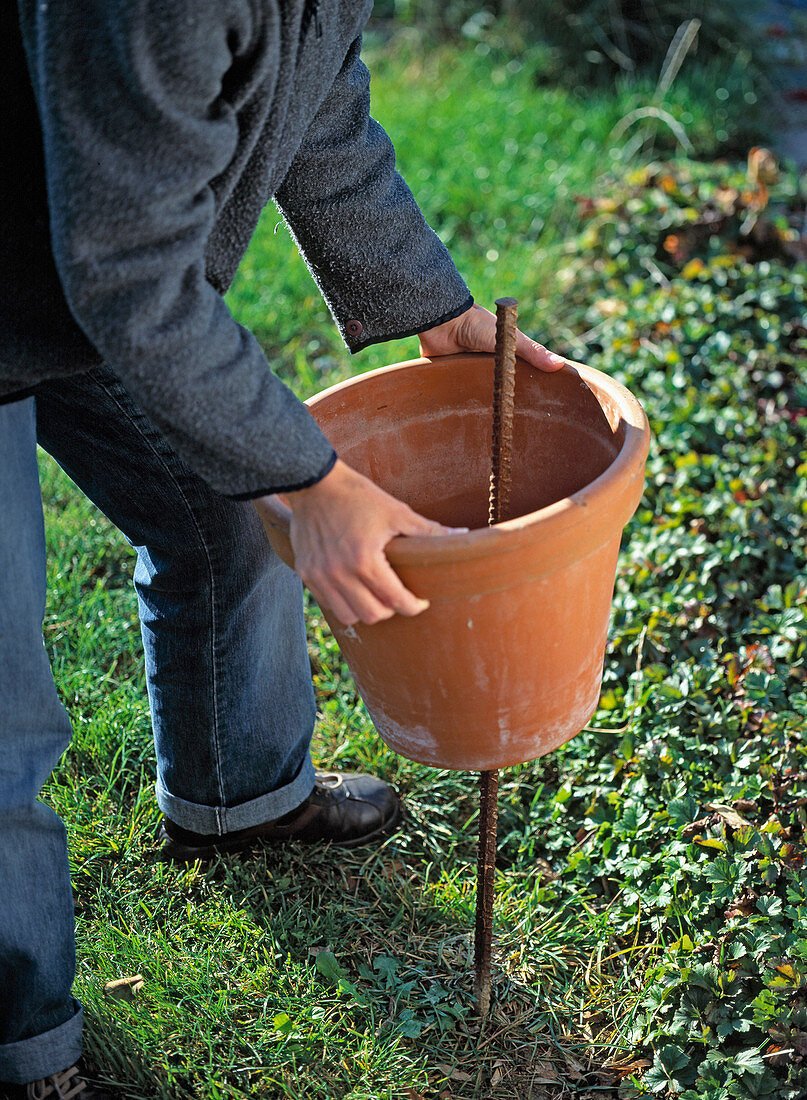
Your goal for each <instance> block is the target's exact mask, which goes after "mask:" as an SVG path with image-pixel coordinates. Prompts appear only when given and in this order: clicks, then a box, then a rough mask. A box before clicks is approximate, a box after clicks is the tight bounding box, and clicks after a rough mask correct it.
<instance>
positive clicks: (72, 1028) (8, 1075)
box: [0, 1000, 82, 1085]
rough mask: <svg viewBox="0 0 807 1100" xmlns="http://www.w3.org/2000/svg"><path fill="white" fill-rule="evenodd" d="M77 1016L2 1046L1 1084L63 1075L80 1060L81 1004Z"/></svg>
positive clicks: (20, 1082)
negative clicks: (2, 1082) (37, 1033)
mask: <svg viewBox="0 0 807 1100" xmlns="http://www.w3.org/2000/svg"><path fill="white" fill-rule="evenodd" d="M73 1004H74V1005H75V1006H76V1012H75V1015H74V1016H72V1017H71V1018H70V1019H69V1020H67V1021H66V1022H65V1023H63V1024H59V1026H58V1027H54V1028H52V1029H51V1030H50V1031H45V1032H43V1033H42V1034H41V1035H32V1036H31V1038H30V1039H21V1040H20V1041H19V1042H18V1043H2V1044H0V1081H5V1082H8V1083H9V1084H14V1085H25V1084H27V1083H28V1082H29V1081H39V1080H41V1079H42V1078H43V1077H49V1076H50V1074H51V1073H61V1071H62V1070H63V1069H69V1067H70V1066H74V1065H75V1064H76V1062H77V1061H78V1060H79V1058H80V1057H81V1025H82V1011H81V1005H80V1004H79V1003H78V1001H75V1000H74V1001H73Z"/></svg>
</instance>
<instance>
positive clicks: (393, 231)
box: [275, 38, 473, 352]
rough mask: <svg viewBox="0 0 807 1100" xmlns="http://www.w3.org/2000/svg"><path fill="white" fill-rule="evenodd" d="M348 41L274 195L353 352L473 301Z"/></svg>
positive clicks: (407, 332)
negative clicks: (420, 201) (409, 178)
mask: <svg viewBox="0 0 807 1100" xmlns="http://www.w3.org/2000/svg"><path fill="white" fill-rule="evenodd" d="M360 49H361V39H360V38H359V39H357V40H356V41H355V42H354V43H353V45H352V46H351V48H350V50H349V52H348V54H347V57H346V59H345V62H344V65H343V66H342V69H341V71H340V72H339V74H338V76H337V78H336V81H335V82H334V84H333V87H332V88H331V90H330V92H329V94H328V95H327V96H326V97H325V100H324V101H323V103H322V105H321V106H320V109H319V111H318V112H317V114H316V116H315V118H314V120H313V122H312V123H311V125H310V127H309V129H308V131H307V134H306V137H305V140H304V142H303V144H302V146H301V147H300V149H299V151H298V153H297V155H296V157H295V159H294V161H293V162H292V164H291V167H290V168H289V171H288V173H287V174H286V177H285V179H284V180H283V183H282V184H281V186H280V188H279V189H278V191H277V194H276V196H275V198H276V201H277V205H278V207H279V208H280V211H281V213H282V214H283V216H284V218H285V220H286V222H287V223H288V225H289V228H290V229H291V232H292V234H293V236H294V238H295V240H296V242H297V245H298V247H299V249H300V251H301V252H302V254H303V256H304V257H305V259H306V262H307V263H308V266H309V268H310V269H311V273H312V275H313V276H314V279H315V280H316V283H317V286H318V287H319V289H320V291H321V293H322V295H323V297H324V298H325V300H326V302H327V303H328V306H329V308H330V310H331V313H332V314H333V316H334V319H335V320H336V323H337V325H338V326H339V329H340V332H341V333H342V336H343V338H344V340H345V343H346V344H347V346H348V347H349V348H350V350H351V351H354V352H355V351H359V350H360V349H361V348H363V347H366V346H367V345H368V344H374V343H378V342H379V341H382V340H392V339H396V338H398V337H402V336H411V335H414V334H415V333H418V332H423V331H424V330H425V329H427V328H431V327H433V326H434V325H437V324H441V323H442V322H443V321H448V320H450V319H451V318H452V317H456V316H457V315H458V314H460V313H463V312H464V311H465V310H466V309H468V308H469V307H470V306H471V305H472V304H473V299H472V298H471V296H470V294H469V292H468V288H467V286H466V285H465V283H464V282H463V280H462V278H461V277H460V275H459V274H458V272H457V269H456V268H455V267H454V264H453V263H452V261H451V257H450V256H449V254H448V251H447V250H446V248H445V246H444V245H443V243H442V241H441V240H440V238H439V237H438V236H437V234H436V233H434V232H433V231H432V230H431V229H430V228H429V227H428V225H427V224H426V222H425V221H424V219H423V215H422V214H421V213H420V210H419V209H418V206H417V204H416V202H415V200H414V198H413V197H412V193H411V192H410V190H409V188H408V187H407V185H406V183H405V182H404V180H403V179H402V178H401V176H400V175H399V174H398V173H397V172H396V171H395V150H394V149H393V147H392V143H391V142H390V140H389V138H388V137H387V135H386V133H385V132H384V130H383V129H382V128H381V127H380V126H379V125H378V123H376V122H375V121H374V120H373V119H372V118H371V117H370V113H369V111H370V74H369V73H368V71H367V69H366V67H365V66H364V64H363V63H362V61H361V58H360Z"/></svg>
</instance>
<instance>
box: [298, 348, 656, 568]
mask: <svg viewBox="0 0 807 1100" xmlns="http://www.w3.org/2000/svg"><path fill="white" fill-rule="evenodd" d="M491 358H492V353H487V352H467V353H461V354H458V355H441V356H439V357H435V358H433V359H430V358H426V357H421V358H418V359H408V360H406V361H405V362H403V363H393V364H391V365H390V366H386V367H378V368H376V369H375V370H372V371H367V372H365V373H364V374H358V375H354V376H353V377H352V378H348V379H345V380H344V381H343V382H337V383H336V385H334V386H329V387H328V389H326V390H322V391H321V392H320V393H317V394H315V395H314V396H313V397H310V398H308V400H307V401H306V402H305V404H306V405H307V406H308V407H309V408H310V409H312V410H313V409H314V408H316V406H317V405H318V404H319V403H320V402H321V401H324V400H325V399H327V398H331V397H333V396H334V395H335V394H338V393H342V392H345V391H347V390H349V389H350V388H351V387H353V386H356V385H359V384H361V382H363V381H365V380H366V379H368V378H374V377H378V376H380V375H382V374H393V373H395V372H397V371H403V370H411V369H413V368H416V367H426V366H432V367H435V368H437V369H450V368H451V367H454V366H457V365H459V364H462V363H467V362H469V361H477V360H480V359H487V360H489V359H491ZM521 362H522V364H523V365H524V366H526V367H527V369H528V370H535V368H533V367H530V366H529V364H527V363H526V362H524V360H521ZM567 364H568V365H567V366H564V367H562V368H561V369H562V370H563V371H566V372H567V373H571V374H577V375H578V376H579V377H580V378H582V380H583V382H584V383H585V384H586V385H587V386H588V387H589V389H591V390H592V392H593V393H594V396H595V397H597V398H598V399H599V397H600V394H602V395H604V396H607V397H608V399H609V400H610V402H611V403H612V405H613V407H614V408H615V410H616V411H617V413H618V415H619V420H618V423H617V426H618V424H620V423H621V424H623V425H624V438H623V441H622V445H621V446H620V448H619V451H618V452H617V454H616V456H615V458H614V459H613V461H612V462H611V463H610V464H609V465H608V467H607V468H606V469H605V470H604V471H603V472H602V473H601V474H600V475H599V477H597V478H595V479H594V480H593V481H591V482H589V483H588V485H585V486H583V488H582V489H579V490H578V491H577V492H576V493H572V494H571V496H568V497H563V498H562V499H561V500H557V501H555V502H554V503H553V504H549V505H547V506H546V507H545V508H539V509H537V510H536V511H534V512H528V513H526V514H525V515H523V516H517V517H516V518H515V519H509V520H505V521H504V522H502V523H498V524H496V526H495V527H479V528H474V529H473V530H471V531H468V532H467V533H464V534H457V535H441V536H440V537H439V538H435V537H431V538H429V537H422V536H416V535H415V536H412V535H407V536H402V535H399V536H398V537H396V538H394V539H392V541H391V542H389V543H388V544H387V546H386V548H385V553H386V555H387V558H388V559H389V561H390V563H391V564H392V565H400V566H420V565H431V564H440V563H443V562H445V563H449V562H457V561H463V560H468V559H472V558H474V559H475V558H482V557H488V556H489V555H492V554H501V553H506V552H508V551H513V550H518V549H520V548H521V547H522V546H523V545H525V544H526V543H528V542H532V541H533V540H534V538H535V533H536V532H535V528H536V526H540V527H541V528H542V534H543V535H545V536H547V537H549V536H550V535H552V534H553V533H554V532H556V531H558V530H559V529H568V528H570V527H573V526H575V525H576V524H577V523H581V522H584V521H589V520H590V519H591V514H592V511H594V510H596V511H599V510H601V509H609V505H610V506H613V505H614V504H616V501H615V500H614V499H613V498H614V497H620V496H621V495H622V494H623V493H624V491H625V487H626V485H628V484H631V483H632V482H634V481H635V480H636V478H640V479H641V478H643V471H644V463H645V459H646V458H647V453H648V450H649V446H650V426H649V423H648V420H647V416H646V415H645V411H644V409H643V408H642V406H641V405H640V404H639V402H638V400H637V399H636V398H635V397H634V396H633V394H632V393H631V392H630V390H628V389H626V387H625V386H623V385H622V383H621V382H617V381H616V379H615V378H612V377H611V376H610V375H608V374H604V373H603V372H602V371H599V370H596V369H595V368H594V367H588V366H586V365H585V364H584V363H577V362H575V361H574V360H571V359H569V360H567ZM538 373H541V372H540V371H538ZM615 427H616V426H615ZM635 503H636V502H635V500H633V499H631V501H630V506H629V507H628V508H625V509H624V511H625V516H624V517H622V516H621V515H620V516H619V517H618V518H619V522H620V526H621V525H623V524H624V522H625V521H626V519H627V518H628V517H629V516H630V515H631V514H632V512H633V509H634V508H635ZM609 510H610V509H609ZM618 510H619V511H620V512H621V511H622V509H618ZM613 518H614V519H616V518H617V516H614V517H613Z"/></svg>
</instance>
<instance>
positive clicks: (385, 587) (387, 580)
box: [363, 554, 429, 618]
mask: <svg viewBox="0 0 807 1100" xmlns="http://www.w3.org/2000/svg"><path fill="white" fill-rule="evenodd" d="M363 579H364V583H365V584H367V585H368V587H370V588H372V591H373V593H374V595H375V596H376V598H377V599H378V600H379V601H380V602H381V603H383V604H384V605H385V606H386V607H388V608H390V609H391V612H395V613H397V614H398V615H406V616H408V617H409V618H411V617H413V616H415V615H419V614H420V613H421V612H422V611H425V610H426V609H427V608H428V607H429V601H428V600H424V599H421V598H420V597H419V596H416V595H415V594H414V592H410V591H409V589H408V588H407V587H406V585H405V584H404V583H403V581H402V580H401V578H400V577H399V576H398V574H397V573H396V572H395V570H394V569H393V568H392V566H391V565H390V563H389V562H388V561H387V559H386V557H384V555H383V554H382V555H381V557H380V558H379V559H377V560H376V562H375V563H374V567H373V569H372V571H370V572H368V573H367V574H366V575H365V576H364V578H363Z"/></svg>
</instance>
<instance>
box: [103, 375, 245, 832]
mask: <svg viewBox="0 0 807 1100" xmlns="http://www.w3.org/2000/svg"><path fill="white" fill-rule="evenodd" d="M99 375H100V372H99ZM99 375H96V381H97V383H98V385H99V386H100V387H101V389H102V390H104V392H105V393H106V394H107V396H108V397H109V398H110V399H111V400H112V401H114V403H115V404H116V405H117V407H118V409H119V410H120V411H121V413H122V414H123V416H124V417H125V418H126V419H127V420H128V421H129V423H130V424H131V425H132V427H133V428H134V429H135V430H136V431H137V432H138V434H139V435H140V436H141V438H142V439H143V440H144V442H145V443H146V445H147V446H148V447H149V448H150V450H151V452H152V454H153V455H154V456H155V458H156V459H157V461H158V462H159V463H160V465H161V466H162V468H163V469H164V470H165V472H166V474H167V475H168V477H169V478H170V479H171V481H172V483H173V484H174V486H175V487H176V490H177V493H178V494H179V496H180V497H181V498H182V500H183V502H184V504H185V507H186V508H187V509H188V513H189V515H190V517H191V521H192V523H193V526H194V527H195V529H196V533H197V535H198V536H199V541H200V543H201V545H202V550H203V552H204V555H205V561H206V563H207V574H208V580H209V585H210V652H211V658H212V659H211V662H210V664H211V668H212V675H211V690H212V702H213V744H214V745H215V752H216V780H217V782H218V788H219V807H224V805H225V803H226V799H225V795H224V777H223V774H222V769H221V750H220V747H219V711H218V682H217V679H218V657H217V652H218V651H217V646H216V629H217V627H216V624H217V616H216V587H215V580H214V574H213V563H212V562H211V560H210V554H209V552H208V549H207V544H206V543H205V539H204V535H203V533H202V529H201V527H200V525H199V523H198V521H197V519H196V515H195V514H194V511H193V508H192V507H191V504H190V501H189V500H188V498H187V496H186V494H185V492H184V490H183V488H182V486H181V485H180V483H179V480H178V479H177V477H176V476H175V474H174V472H173V470H172V469H171V467H170V465H169V463H168V461H167V460H166V456H165V455H164V454H161V453H160V450H159V449H158V448H157V447H156V446H155V443H154V440H152V439H150V438H149V435H148V434H147V433H146V432H144V431H143V429H142V427H141V425H140V424H139V423H138V422H137V421H136V420H135V418H134V417H133V416H132V415H131V413H130V411H129V410H128V409H127V408H126V406H125V405H123V404H122V403H121V401H120V400H119V398H118V396H117V394H115V393H114V392H113V390H112V389H111V388H110V387H109V386H108V385H107V384H106V382H105V381H104V379H103V377H100V376H99ZM216 823H217V826H218V830H219V833H222V832H223V830H224V820H223V813H222V810H221V809H220V808H218V807H217V809H216Z"/></svg>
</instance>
